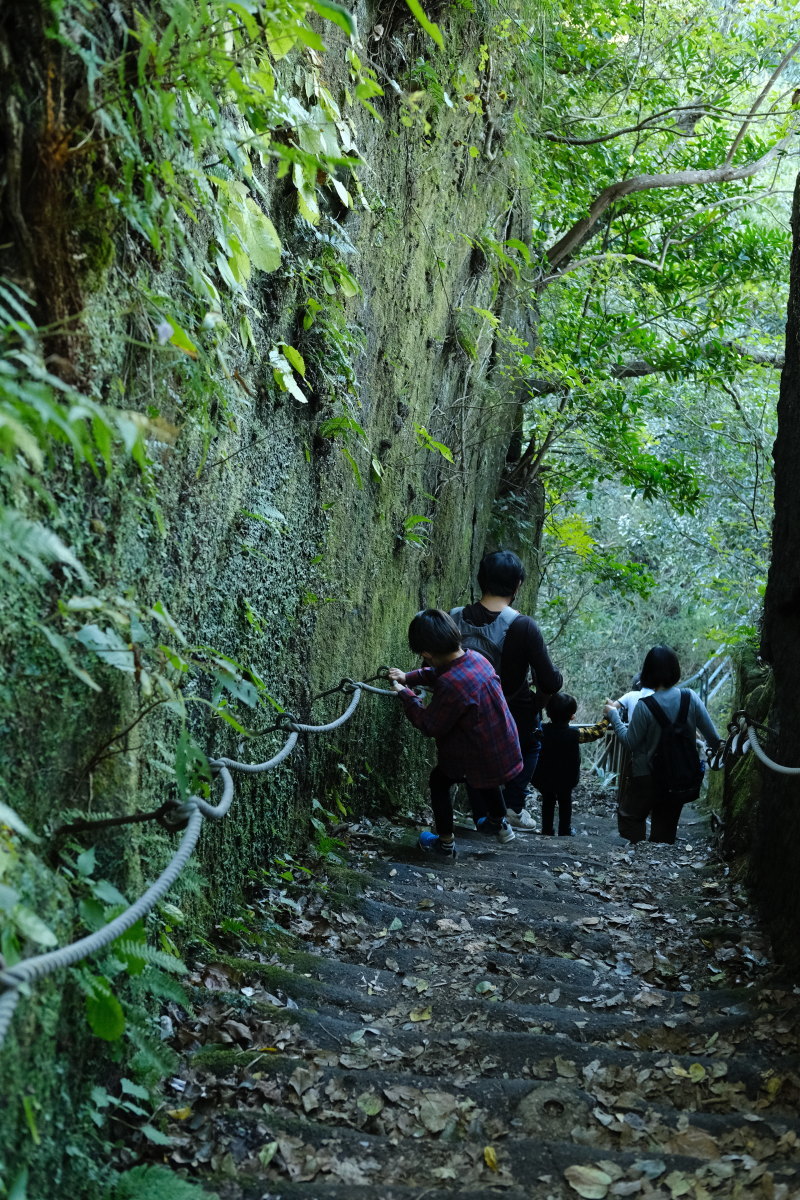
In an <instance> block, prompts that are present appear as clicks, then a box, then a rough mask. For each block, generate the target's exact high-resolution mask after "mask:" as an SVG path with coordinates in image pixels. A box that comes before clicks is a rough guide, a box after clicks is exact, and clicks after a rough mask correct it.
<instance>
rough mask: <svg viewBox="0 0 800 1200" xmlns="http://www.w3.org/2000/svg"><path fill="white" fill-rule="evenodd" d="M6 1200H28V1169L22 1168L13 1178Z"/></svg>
mask: <svg viewBox="0 0 800 1200" xmlns="http://www.w3.org/2000/svg"><path fill="white" fill-rule="evenodd" d="M8 1200H28V1168H27V1167H22V1168H21V1169H20V1171H19V1172H18V1174H17V1175H16V1176H15V1177H14V1181H13V1182H12V1184H11V1187H10V1188H9V1192H8Z"/></svg>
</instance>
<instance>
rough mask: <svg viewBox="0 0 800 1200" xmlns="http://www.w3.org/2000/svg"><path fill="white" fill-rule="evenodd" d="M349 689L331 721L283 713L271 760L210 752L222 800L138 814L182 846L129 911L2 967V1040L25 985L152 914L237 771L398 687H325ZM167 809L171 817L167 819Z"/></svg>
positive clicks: (226, 798) (252, 767) (229, 794)
mask: <svg viewBox="0 0 800 1200" xmlns="http://www.w3.org/2000/svg"><path fill="white" fill-rule="evenodd" d="M385 671H386V668H385V667H382V668H381V669H380V671H379V673H378V675H376V676H373V678H376V679H377V678H384V677H385V674H384V673H385ZM346 691H347V692H349V691H352V693H353V696H352V699H351V700H350V703H349V704H348V705H347V708H346V709H345V711H344V712H343V713H342V714H341V716H339V717H337V718H336V719H335V720H334V721H328V722H327V723H326V724H323V725H309V724H304V723H301V722H298V721H295V720H294V719H293V718H292V717H291V715H290V714H283V718H284V720H283V722H282V723H281V724H279V725H278V726H277V728H285V729H286V731H287V732H288V734H289V736H288V737H287V739H286V741H285V743H284V745H283V746H282V747H281V749H280V750H278V752H277V753H276V754H274V755H273V756H272V758H270V759H267V761H266V762H261V763H243V762H237V761H236V760H235V759H230V758H210V759H209V760H208V761H209V765H210V766H211V768H212V769H213V770H214V771H215V772H216V773H217V776H218V778H219V780H220V781H221V783H222V796H221V798H220V800H219V802H218V803H217V804H212V803H210V802H209V801H208V800H205V799H204V798H203V797H202V796H196V795H192V796H190V797H189V799H188V800H187V801H186V802H185V803H184V804H179V803H178V802H177V801H176V802H174V803H172V802H167V803H166V804H164V805H162V806H161V807H160V808H158V809H155V810H154V811H153V812H152V813H148V814H136V819H137V820H142V819H144V817H152V818H153V819H161V823H162V824H165V825H167V827H168V828H172V829H178V828H181V827H183V835H182V837H181V841H180V844H179V846H178V849H177V850H176V851H175V853H174V854H173V856H172V858H171V859H170V861H169V862H168V863H167V866H166V867H165V868H164V870H163V871H162V872H161V874H160V875H159V876H158V878H157V879H156V880H155V881H154V882H153V883H152V884H151V885H150V887H149V888H147V890H146V891H145V892H144V894H143V895H142V896H140V897H139V899H138V900H136V901H135V902H134V903H133V904H131V905H130V906H129V907H128V908H127V909H125V911H124V912H122V913H120V914H119V916H117V917H115V918H114V919H113V920H112V921H109V922H108V924H107V925H104V926H103V927H102V928H101V929H97V930H95V931H94V932H93V933H90V934H87V935H86V936H85V937H82V938H79V939H78V940H77V941H75V942H70V943H69V944H68V945H66V946H60V947H58V948H57V949H55V950H48V951H47V952H46V953H44V954H37V955H33V956H31V957H30V958H26V959H23V961H22V962H19V963H16V964H15V965H14V966H13V967H7V968H6V969H5V970H1V971H0V984H3V985H4V986H5V988H6V990H5V991H4V992H3V993H0V1046H2V1044H3V1042H4V1040H5V1037H6V1034H7V1032H8V1028H9V1026H10V1024H11V1019H12V1017H13V1015H14V1011H15V1009H16V1007H17V1003H18V1001H19V997H20V994H21V991H22V990H26V989H27V988H28V987H29V986H30V985H31V984H33V983H36V982H38V981H39V980H41V979H44V978H45V977H46V976H47V975H52V974H53V972H54V971H58V970H61V969H62V968H64V967H70V966H73V965H74V964H75V963H77V962H80V961H82V960H83V959H85V958H88V957H89V956H90V955H92V954H96V953H97V951H98V950H103V949H105V947H106V946H108V945H110V943H111V942H113V941H115V940H116V939H117V938H118V937H120V936H121V935H122V934H123V933H126V932H127V930H129V929H130V928H132V926H134V925H135V924H136V922H137V921H139V920H141V918H142V917H145V916H147V914H148V913H149V912H150V911H151V910H152V909H153V908H154V907H155V905H156V904H157V903H158V901H159V900H160V899H161V898H162V897H163V896H164V895H165V894H166V893H167V892H168V891H169V889H170V888H171V887H172V885H173V884H174V883H175V881H176V879H177V878H178V876H179V875H180V873H181V871H182V870H183V868H184V867H185V866H186V863H187V862H188V861H189V859H190V857H191V855H192V853H193V852H194V849H195V847H196V845H197V842H198V839H199V837H200V831H201V829H202V826H203V821H204V820H205V819H208V820H212V821H221V820H222V819H223V818H224V817H225V816H226V815H227V813H228V812H229V810H230V807H231V804H232V803H233V798H234V784H233V777H232V775H231V771H241V772H242V773H244V774H259V773H261V772H264V771H269V770H272V768H274V767H277V766H278V764H279V763H281V762H283V760H284V759H285V758H288V756H289V755H290V754H291V752H292V751H293V750H294V748H295V746H296V745H297V742H298V739H299V736H300V734H301V733H327V732H329V731H330V730H333V729H338V728H339V726H340V725H343V724H344V723H345V721H348V720H349V719H350V717H352V715H353V713H354V712H355V710H356V708H357V707H358V703H359V701H360V699H361V694H362V692H364V691H368V692H374V693H376V694H377V695H383V696H393V695H395V692H394V691H393V690H392V691H389V690H387V689H386V688H378V687H372V686H370V685H369V684H368V683H362V682H360V681H357V680H354V679H343V680H342V681H341V683H339V684H338V685H337V686H336V687H335V688H331V689H330V691H329V692H325V693H323V695H330V694H332V693H334V692H346ZM320 698H321V697H319V696H318V697H315V699H320ZM264 732H266V731H264ZM165 812H166V815H167V817H168V821H165V820H163V817H164V814H165Z"/></svg>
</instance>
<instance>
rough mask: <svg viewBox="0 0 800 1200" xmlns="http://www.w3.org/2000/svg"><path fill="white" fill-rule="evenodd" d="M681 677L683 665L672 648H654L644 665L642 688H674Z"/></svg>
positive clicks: (646, 656) (648, 654) (648, 652)
mask: <svg viewBox="0 0 800 1200" xmlns="http://www.w3.org/2000/svg"><path fill="white" fill-rule="evenodd" d="M680 677H681V664H680V663H679V662H678V656H677V654H676V653H675V651H674V650H673V649H672V648H671V647H670V646H653V649H652V650H648V651H647V654H646V655H645V659H644V662H643V663H642V682H641V686H642V687H646V688H652V689H653V691H655V690H656V688H668V687H674V686H675V684H676V683H677V682H678V680H679V679H680Z"/></svg>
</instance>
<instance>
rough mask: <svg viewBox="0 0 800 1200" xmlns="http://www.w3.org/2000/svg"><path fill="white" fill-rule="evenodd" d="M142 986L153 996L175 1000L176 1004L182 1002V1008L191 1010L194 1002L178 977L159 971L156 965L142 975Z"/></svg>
mask: <svg viewBox="0 0 800 1200" xmlns="http://www.w3.org/2000/svg"><path fill="white" fill-rule="evenodd" d="M141 986H142V988H143V989H144V991H146V992H149V993H150V995H151V996H158V997H159V998H160V999H162V1000H174V1001H175V1003H176V1004H180V1006H181V1008H185V1009H187V1010H189V1011H191V1008H192V1002H191V1000H190V998H189V994H188V992H187V991H186V989H185V988H183V987H181V985H180V984H179V983H178V981H177V979H173V978H172V976H170V975H165V974H164V972H163V971H159V970H157V969H156V968H155V967H151V968H150V970H149V971H145V973H144V975H142V979H141Z"/></svg>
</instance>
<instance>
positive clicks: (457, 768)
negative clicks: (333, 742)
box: [389, 608, 522, 858]
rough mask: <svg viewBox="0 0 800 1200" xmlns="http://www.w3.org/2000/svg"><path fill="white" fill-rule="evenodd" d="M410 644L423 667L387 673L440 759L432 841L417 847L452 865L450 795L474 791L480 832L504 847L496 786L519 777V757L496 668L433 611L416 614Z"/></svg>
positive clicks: (509, 837) (434, 778)
mask: <svg viewBox="0 0 800 1200" xmlns="http://www.w3.org/2000/svg"><path fill="white" fill-rule="evenodd" d="M408 644H409V646H410V647H411V649H412V650H413V651H414V653H415V654H419V655H420V656H421V657H422V658H423V659H424V660H425V662H426V663H427V664H428V665H427V666H425V667H422V668H421V669H420V670H416V671H401V670H399V669H398V668H397V667H390V668H389V678H390V679H391V681H392V684H393V686H394V688H395V691H396V692H397V693H398V695H399V697H400V700H401V702H402V705H403V708H404V709H405V713H406V716H407V717H408V719H409V721H410V722H411V724H412V725H415V726H416V727H417V729H419V730H420V732H421V733H424V734H426V735H427V736H428V737H432V738H434V739H435V740H436V749H437V752H438V753H437V762H436V766H435V767H434V768H433V770H432V771H431V777H430V785H431V807H432V808H433V816H434V822H435V824H436V833H435V834H434V833H427V832H426V833H421V834H420V837H419V845H420V847H421V848H422V849H423V850H426V851H428V852H429V853H432V854H434V855H437V856H439V857H442V858H455V839H454V836H453V802H452V796H451V793H452V789H453V785H454V784H455V783H457V782H458V781H459V780H462V779H463V780H465V781H466V782H467V783H468V784H469V785H470V787H471V788H473V789H474V790H475V794H476V795H477V797H478V799H479V802H480V804H481V806H482V807H483V809H484V811H485V812H486V814H487V815H486V816H485V817H484V818H483V820H482V821H480V822H479V823H478V829H479V831H480V832H481V833H484V834H487V835H489V836H494V837H496V838H497V840H498V841H499V842H501V843H505V842H510V841H513V840H514V831H513V830H512V829H511V828H509V826H508V825H507V824H506V821H505V811H506V808H505V804H504V803H503V793H502V790H501V786H502V784H504V783H506V782H507V781H508V780H509V779H512V778H513V777H514V776H515V775H517V774H518V773H519V771H520V770H521V768H522V756H521V754H520V748H519V738H518V737H517V729H516V726H515V724H514V721H513V719H512V717H511V713H510V712H509V711H508V705H507V704H506V702H505V699H504V698H503V692H502V688H501V687H500V680H499V679H498V678H497V675H496V673H495V670H494V668H493V667H492V665H491V663H489V662H488V661H487V660H486V659H485V658H484V657H483V655H482V654H478V653H477V652H476V651H475V650H463V649H462V648H461V641H460V638H459V634H458V630H457V628H456V626H455V624H454V622H453V620H452V618H451V617H449V616H448V614H447V613H446V612H442V611H441V610H440V609H437V608H428V609H425V610H423V611H422V612H419V613H417V615H416V616H415V617H414V620H413V621H412V622H411V625H410V626H409V630H408ZM417 685H420V686H422V687H427V688H430V689H431V690H432V692H433V695H432V698H431V700H430V703H429V704H427V705H425V704H423V702H422V700H420V698H419V697H418V696H415V695H414V693H413V692H412V691H411V688H412V687H415V686H417Z"/></svg>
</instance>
